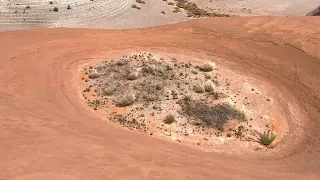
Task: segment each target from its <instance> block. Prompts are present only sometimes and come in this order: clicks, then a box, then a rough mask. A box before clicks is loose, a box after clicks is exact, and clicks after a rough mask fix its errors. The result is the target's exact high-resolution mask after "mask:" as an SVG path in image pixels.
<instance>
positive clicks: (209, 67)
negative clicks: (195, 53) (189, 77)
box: [200, 62, 216, 72]
mask: <svg viewBox="0 0 320 180" xmlns="http://www.w3.org/2000/svg"><path fill="white" fill-rule="evenodd" d="M215 67H216V63H214V62H207V63H205V64H204V65H202V66H200V70H201V71H203V72H210V71H212V70H213V69H214V68H215Z"/></svg>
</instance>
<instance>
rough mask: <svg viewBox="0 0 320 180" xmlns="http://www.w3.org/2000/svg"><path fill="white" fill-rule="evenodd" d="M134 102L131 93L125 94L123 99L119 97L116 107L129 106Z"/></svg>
mask: <svg viewBox="0 0 320 180" xmlns="http://www.w3.org/2000/svg"><path fill="white" fill-rule="evenodd" d="M135 100H136V96H135V95H134V94H133V93H127V94H125V95H124V96H123V97H120V99H119V100H117V102H116V106H118V107H125V106H130V105H132V104H133V103H134V101H135Z"/></svg>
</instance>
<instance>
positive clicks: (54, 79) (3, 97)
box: [0, 17, 320, 180]
mask: <svg viewBox="0 0 320 180" xmlns="http://www.w3.org/2000/svg"><path fill="white" fill-rule="evenodd" d="M319 32H320V22H319V21H317V19H316V17H301V18H298V17H294V18H272V17H263V18H261V17H256V18H228V19H225V18H214V19H200V20H194V21H189V22H186V23H182V24H174V25H168V26H161V27H156V28H149V29H139V30H123V31H115V30H88V29H34V30H29V31H15V32H3V33H1V34H0V40H1V41H0V60H1V61H0V77H1V79H0V91H1V93H0V115H1V116H0V117H1V118H0V125H1V126H0V127H1V131H0V137H1V140H0V147H1V148H0V159H1V162H0V169H1V171H0V179H1V178H2V179H44V178H45V179H210V180H212V179H319V177H320V166H319V165H320V139H319V137H320V131H319V129H320V125H319V124H320V118H319V117H320V99H319V97H320V89H319V87H320V81H319V77H320V70H319V68H320V48H319V47H320V35H319V34H320V33H319ZM133 51H148V52H154V53H160V54H161V53H175V54H183V55H187V56H189V57H191V56H194V57H197V58H199V59H204V60H205V59H210V57H213V56H215V57H219V58H217V60H216V61H217V63H221V64H224V66H225V67H228V68H229V69H231V70H233V71H236V72H239V73H241V74H242V75H245V76H247V77H254V78H255V79H260V80H261V83H267V84H271V85H272V86H273V87H276V88H277V90H278V92H279V93H278V95H279V97H278V101H279V103H280V105H281V107H283V110H284V112H285V116H286V118H287V120H288V124H289V130H290V132H289V135H288V136H287V137H286V139H285V140H284V141H285V142H284V143H281V144H279V145H278V146H277V147H276V149H273V150H268V151H266V152H260V151H257V152H254V153H252V152H250V153H247V152H243V153H242V154H228V152H227V151H226V150H225V151H221V153H219V152H203V151H201V150H199V149H197V148H191V147H186V146H184V145H179V144H177V143H172V142H169V141H164V140H161V139H156V138H152V137H151V136H148V135H145V134H142V133H139V132H134V131H129V130H125V129H123V128H119V127H118V126H115V125H112V124H111V123H109V122H107V121H104V120H102V119H101V118H100V117H99V116H97V115H96V114H95V113H93V111H92V110H91V109H90V108H88V107H87V105H85V104H84V103H83V101H82V100H81V98H80V97H79V93H78V91H79V89H78V88H79V87H77V84H78V79H79V77H78V75H79V70H80V68H81V66H83V65H85V64H86V63H91V62H93V61H96V60H101V59H103V58H106V57H108V56H121V55H123V54H126V53H129V52H133ZM275 126H277V125H275Z"/></svg>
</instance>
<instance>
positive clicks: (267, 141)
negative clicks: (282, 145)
mask: <svg viewBox="0 0 320 180" xmlns="http://www.w3.org/2000/svg"><path fill="white" fill-rule="evenodd" d="M276 138H277V135H276V134H274V133H273V132H272V131H270V130H266V131H265V132H264V133H263V134H262V133H261V134H260V133H259V143H260V144H262V145H264V146H267V147H270V145H271V144H272V142H273V141H274V140H275V139H276Z"/></svg>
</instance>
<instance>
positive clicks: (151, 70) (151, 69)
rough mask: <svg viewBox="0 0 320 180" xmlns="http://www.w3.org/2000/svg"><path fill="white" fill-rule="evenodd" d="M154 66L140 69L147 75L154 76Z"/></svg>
mask: <svg viewBox="0 0 320 180" xmlns="http://www.w3.org/2000/svg"><path fill="white" fill-rule="evenodd" d="M154 68H155V67H154V66H146V67H143V68H142V72H144V73H147V74H154V71H155V70H154Z"/></svg>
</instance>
